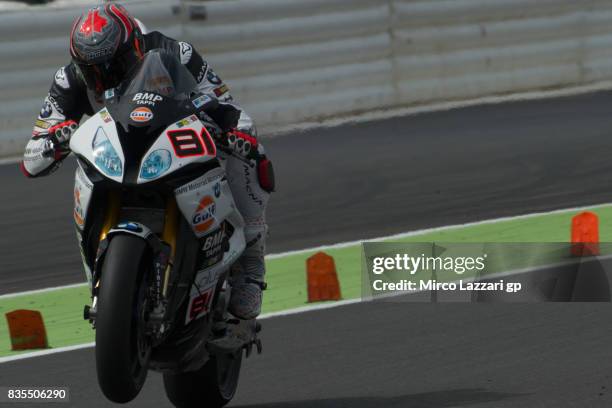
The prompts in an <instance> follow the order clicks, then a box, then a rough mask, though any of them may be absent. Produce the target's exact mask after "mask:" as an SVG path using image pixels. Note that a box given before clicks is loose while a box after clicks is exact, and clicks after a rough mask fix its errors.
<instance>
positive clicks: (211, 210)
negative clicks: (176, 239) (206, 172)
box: [191, 196, 217, 233]
mask: <svg viewBox="0 0 612 408" xmlns="http://www.w3.org/2000/svg"><path fill="white" fill-rule="evenodd" d="M216 212H217V205H216V203H215V200H214V199H213V198H212V197H211V196H205V197H204V198H202V199H201V200H200V204H199V205H198V208H197V209H196V211H195V213H194V214H193V218H192V219H191V223H192V224H193V228H194V229H195V230H196V232H199V233H204V232H206V231H208V230H209V229H210V227H212V225H213V223H214V222H215V213H216Z"/></svg>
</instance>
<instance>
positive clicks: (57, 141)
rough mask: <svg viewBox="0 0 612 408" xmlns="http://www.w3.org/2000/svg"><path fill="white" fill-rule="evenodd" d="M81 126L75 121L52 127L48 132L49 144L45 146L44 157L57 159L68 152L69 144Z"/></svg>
mask: <svg viewBox="0 0 612 408" xmlns="http://www.w3.org/2000/svg"><path fill="white" fill-rule="evenodd" d="M78 127H79V125H78V124H77V123H76V122H75V121H74V120H67V121H65V122H61V123H58V124H57V125H54V126H51V127H50V128H49V130H48V132H49V135H48V139H47V140H48V143H46V144H45V151H44V152H43V155H44V156H47V157H55V158H56V159H57V158H59V157H61V156H63V155H65V154H66V153H67V152H68V143H69V142H70V138H71V137H72V134H73V133H74V132H75V131H76V130H77V128H78Z"/></svg>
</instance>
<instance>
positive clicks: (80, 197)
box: [73, 164, 94, 288]
mask: <svg viewBox="0 0 612 408" xmlns="http://www.w3.org/2000/svg"><path fill="white" fill-rule="evenodd" d="M93 189H94V185H93V183H92V182H91V180H90V179H89V178H88V177H87V175H86V174H85V172H84V171H83V169H82V168H81V165H80V164H79V165H78V166H77V169H76V173H75V176H74V209H73V218H74V223H75V226H76V234H77V240H78V242H79V250H80V252H81V260H82V261H83V268H84V270H85V276H86V277H87V282H88V283H89V284H90V288H91V279H92V274H91V269H90V268H89V265H88V264H87V259H86V257H85V252H84V249H83V248H84V245H85V243H84V242H83V235H82V234H83V229H84V227H85V222H86V221H87V214H88V212H89V207H90V203H91V197H92V194H93Z"/></svg>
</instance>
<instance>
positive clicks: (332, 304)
mask: <svg viewBox="0 0 612 408" xmlns="http://www.w3.org/2000/svg"><path fill="white" fill-rule="evenodd" d="M611 258H612V255H604V256H600V257H597V260H598V261H599V260H608V259H611ZM587 261H590V260H587ZM579 262H584V261H582V260H579V259H576V260H570V261H565V262H558V263H554V264H548V265H536V266H531V267H527V268H520V269H514V270H511V271H507V272H499V273H495V274H491V275H487V276H479V277H471V278H466V279H464V281H465V282H470V281H474V280H476V279H481V278H486V279H487V280H493V279H499V278H505V277H509V276H514V275H521V274H524V273H529V272H532V271H534V270H537V269H544V268H555V267H562V266H567V265H571V264H573V263H579ZM456 282H458V280H457V281H456ZM421 292H425V290H415V291H411V292H405V291H398V292H392V293H388V294H384V295H379V296H376V297H371V298H355V299H346V300H340V301H337V302H325V303H319V304H313V305H308V306H302V307H296V308H293V309H287V310H281V311H278V312H272V313H264V314H262V315H261V316H259V317H258V318H257V320H266V319H271V318H274V317H283V316H290V315H294V314H300V313H307V312H314V311H317V310H326V309H332V308H337V307H341V306H348V305H353V304H356V303H366V302H372V301H375V300H378V301H381V300H385V299H390V298H395V297H400V296H409V295H414V294H418V293H421ZM95 345H96V344H95V343H83V344H77V345H74V346H67V347H58V348H55V349H48V350H41V351H35V352H32V353H24V354H18V355H14V356H8V357H0V364H2V363H8V362H11V361H18V360H25V359H29V358H34V357H43V356H48V355H50V354H58V353H64V352H68V351H75V350H81V349H86V348H91V347H94V346H95Z"/></svg>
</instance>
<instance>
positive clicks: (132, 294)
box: [96, 235, 150, 403]
mask: <svg viewBox="0 0 612 408" xmlns="http://www.w3.org/2000/svg"><path fill="white" fill-rule="evenodd" d="M148 254H149V251H148V248H147V245H146V243H145V242H144V241H143V240H142V239H141V238H138V237H135V236H130V235H117V236H115V237H113V238H112V240H111V242H110V244H109V247H108V250H107V252H106V256H105V258H104V263H103V265H102V274H101V275H102V277H101V282H100V291H99V294H98V305H97V316H96V368H97V372H98V383H99V384H100V388H101V389H102V392H103V393H104V395H105V396H106V397H107V398H108V399H109V400H111V401H113V402H117V403H125V402H129V401H131V400H133V399H134V398H135V397H136V396H137V395H138V393H139V392H140V390H141V389H142V386H143V385H144V382H145V379H146V377H147V371H148V360H149V355H150V346H149V345H148V342H147V341H146V337H145V336H144V327H143V326H144V322H143V320H142V316H143V313H142V309H143V304H144V301H145V296H144V294H145V285H144V282H143V278H144V277H145V276H146V274H145V273H144V272H145V271H146V270H147V268H148V266H147V264H146V262H148V261H150V259H149V256H148Z"/></svg>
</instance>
